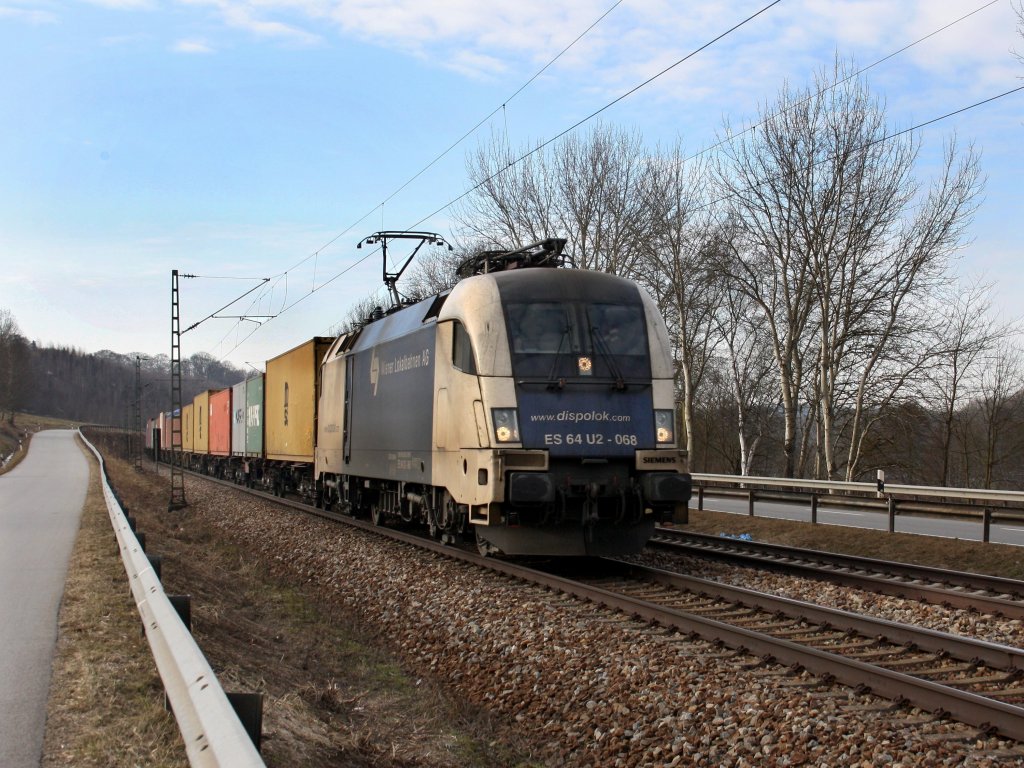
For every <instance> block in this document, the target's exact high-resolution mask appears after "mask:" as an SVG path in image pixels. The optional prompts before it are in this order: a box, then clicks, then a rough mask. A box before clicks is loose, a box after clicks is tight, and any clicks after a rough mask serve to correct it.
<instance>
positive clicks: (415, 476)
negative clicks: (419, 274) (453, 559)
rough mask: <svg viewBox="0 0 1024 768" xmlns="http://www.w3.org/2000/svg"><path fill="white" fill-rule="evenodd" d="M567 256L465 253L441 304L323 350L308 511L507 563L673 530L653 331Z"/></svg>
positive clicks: (661, 361)
mask: <svg viewBox="0 0 1024 768" xmlns="http://www.w3.org/2000/svg"><path fill="white" fill-rule="evenodd" d="M386 234H387V233H378V235H386ZM564 246H565V240H562V239H549V240H544V241H541V242H539V243H535V244H533V245H530V246H527V247H525V248H521V249H517V250H511V251H502V252H495V251H492V252H485V253H481V254H478V255H476V256H475V257H473V258H471V259H469V260H467V261H466V262H464V263H463V264H462V266H461V267H460V270H459V273H460V277H461V278H462V279H460V281H459V282H458V283H457V284H456V285H455V286H454V288H452V289H451V290H450V291H447V292H445V293H441V294H439V295H437V296H434V297H431V298H428V299H425V300H423V301H419V302H417V303H415V304H412V305H409V306H404V307H399V308H396V310H395V311H393V312H391V313H388V314H383V313H381V314H382V316H380V317H379V318H377V319H374V320H373V321H372V322H368V323H367V324H366V325H364V326H362V327H361V328H358V329H356V330H355V331H353V332H351V333H346V334H343V335H342V336H340V337H338V338H337V339H336V340H335V341H334V343H333V344H332V345H331V347H330V348H329V349H328V351H327V353H326V355H325V356H324V358H323V363H322V367H321V377H320V380H321V390H320V401H319V408H318V416H317V440H316V456H315V470H314V473H315V479H316V494H317V499H318V503H320V504H323V505H325V506H328V507H331V506H338V507H339V508H344V509H348V510H349V511H351V512H352V513H355V514H368V515H369V516H370V517H371V518H372V519H373V521H374V522H375V523H378V524H383V523H386V522H388V521H389V520H404V521H407V522H421V523H425V524H426V525H428V526H429V527H430V530H431V532H432V533H433V534H434V535H436V536H439V537H445V538H449V539H455V538H458V537H460V536H461V535H463V534H466V533H468V532H472V533H474V534H475V537H476V541H477V544H478V546H479V548H480V550H481V552H484V553H487V554H492V553H503V554H506V555H554V556H558V555H622V554H630V553H634V552H637V551H639V550H640V549H641V548H642V547H643V546H644V544H645V542H646V541H647V539H648V538H649V537H650V536H651V534H652V533H653V531H654V526H655V523H656V522H667V521H671V520H676V521H680V522H682V521H685V516H686V510H687V504H688V501H689V498H690V487H691V484H690V476H689V474H688V473H687V461H686V452H685V451H684V450H681V449H680V448H679V446H678V443H677V436H676V428H675V409H674V384H673V362H672V353H671V347H670V344H669V340H668V333H667V331H666V328H665V324H664V321H663V320H662V318H661V316H660V314H659V312H658V310H657V308H656V306H655V304H654V303H653V301H652V300H651V299H650V297H649V296H648V295H647V294H646V293H645V292H644V291H643V290H642V289H640V288H639V286H637V285H636V284H635V283H634V282H632V281H630V280H627V279H624V278H621V277H617V276H614V275H609V274H605V273H601V272H592V271H587V270H580V269H575V268H573V267H571V266H569V265H568V259H567V257H566V256H565V255H564V254H563V249H564ZM392 287H393V284H392Z"/></svg>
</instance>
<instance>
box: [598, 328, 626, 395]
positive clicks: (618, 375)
mask: <svg viewBox="0 0 1024 768" xmlns="http://www.w3.org/2000/svg"><path fill="white" fill-rule="evenodd" d="M590 342H591V344H592V345H593V347H594V349H595V350H597V353H598V354H599V355H600V356H601V358H602V359H603V360H604V361H605V362H606V363H607V364H608V370H610V371H611V372H612V376H613V377H614V379H615V383H614V384H613V385H612V388H613V389H615V390H617V391H622V390H624V389H625V388H626V382H625V380H623V378H622V371H620V370H619V366H618V364H617V363H616V361H615V355H613V354H612V352H611V350H610V349H608V343H607V342H606V341H605V340H604V336H602V335H601V329H600V328H598V327H596V326H593V325H591V326H590Z"/></svg>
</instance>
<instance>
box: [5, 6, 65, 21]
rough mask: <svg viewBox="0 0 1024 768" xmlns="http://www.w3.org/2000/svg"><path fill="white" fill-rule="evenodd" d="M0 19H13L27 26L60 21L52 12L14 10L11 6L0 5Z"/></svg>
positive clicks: (27, 9)
mask: <svg viewBox="0 0 1024 768" xmlns="http://www.w3.org/2000/svg"><path fill="white" fill-rule="evenodd" d="M0 19H13V20H14V21H21V22H24V23H26V24H33V25H39V24H56V23H57V22H58V21H60V19H59V18H58V16H57V14H55V13H52V12H51V11H40V10H38V9H29V8H14V7H12V6H9V5H0Z"/></svg>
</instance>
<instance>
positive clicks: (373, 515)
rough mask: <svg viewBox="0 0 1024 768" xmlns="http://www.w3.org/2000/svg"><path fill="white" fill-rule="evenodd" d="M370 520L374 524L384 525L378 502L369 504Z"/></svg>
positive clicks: (382, 513) (382, 512)
mask: <svg viewBox="0 0 1024 768" xmlns="http://www.w3.org/2000/svg"><path fill="white" fill-rule="evenodd" d="M370 520H372V521H373V524H374V525H384V511H383V510H382V509H381V508H380V503H379V502H374V503H372V504H371V505H370Z"/></svg>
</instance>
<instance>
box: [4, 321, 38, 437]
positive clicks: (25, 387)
mask: <svg viewBox="0 0 1024 768" xmlns="http://www.w3.org/2000/svg"><path fill="white" fill-rule="evenodd" d="M31 380H32V376H31V370H30V367H29V360H28V345H27V342H26V341H25V339H24V337H23V336H22V335H21V329H20V328H18V322H17V321H16V320H15V319H14V315H12V314H11V312H10V310H7V309H0V418H2V417H3V414H4V412H6V413H7V420H8V422H9V423H10V424H14V413H15V410H16V409H18V408H20V407H22V406H23V401H24V400H25V397H26V395H27V393H28V392H29V389H30V382H31Z"/></svg>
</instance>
